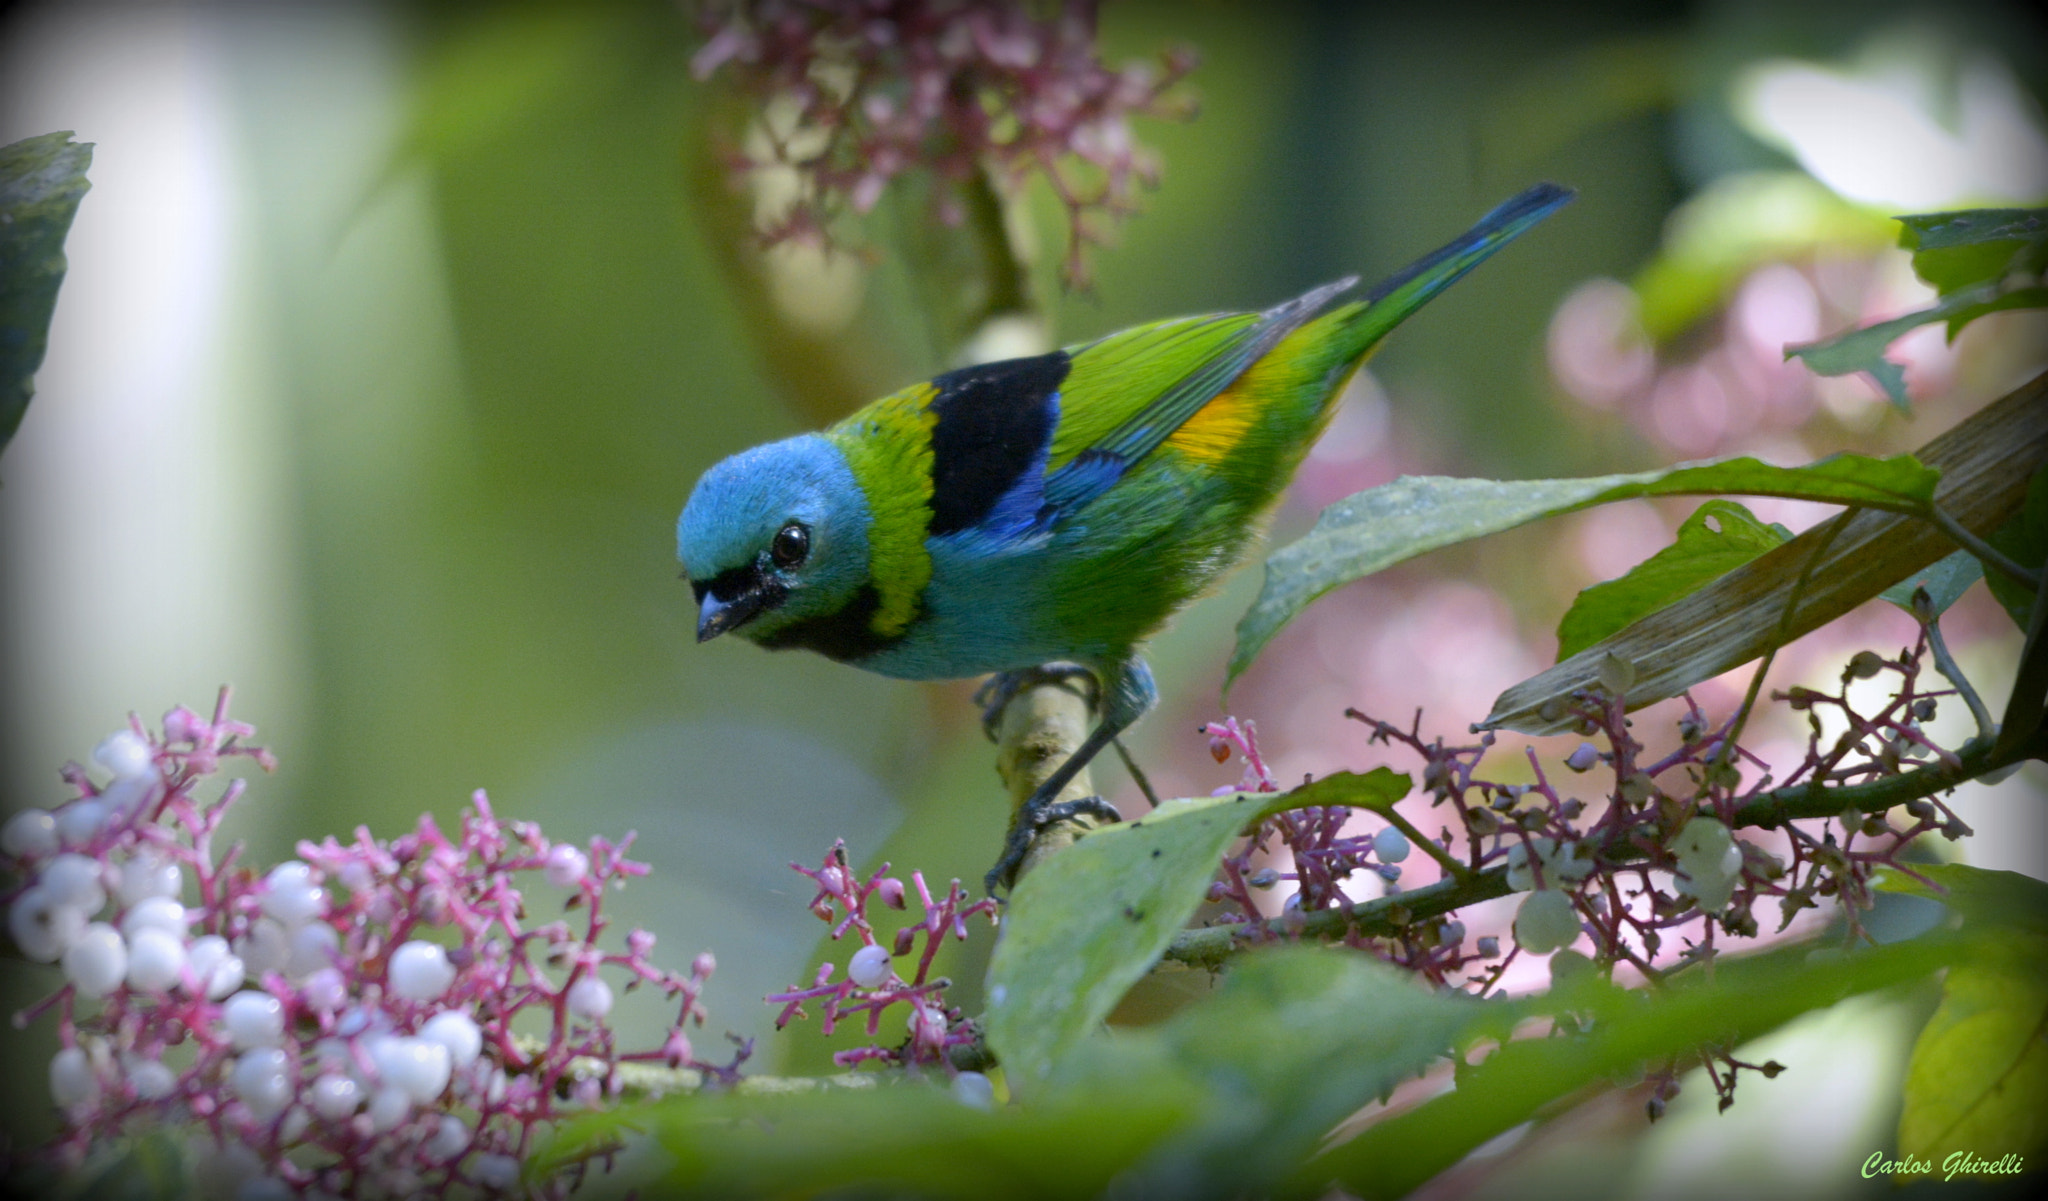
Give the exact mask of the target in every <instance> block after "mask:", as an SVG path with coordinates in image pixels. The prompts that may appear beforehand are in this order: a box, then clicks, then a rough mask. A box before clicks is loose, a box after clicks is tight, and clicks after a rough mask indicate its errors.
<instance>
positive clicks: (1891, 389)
mask: <svg viewBox="0 0 2048 1201" xmlns="http://www.w3.org/2000/svg"><path fill="white" fill-rule="evenodd" d="M1999 299H2000V296H1999V292H1998V287H1997V285H1995V284H1980V285H1978V286H1976V287H1973V288H1968V289H1965V290H1963V291H1961V292H1952V293H1950V294H1949V295H1947V296H1944V297H1942V298H1941V300H1939V301H1938V302H1936V303H1935V304H1934V305H1932V306H1930V307H1928V308H1924V309H1920V310H1918V311H1916V312H1911V313H1907V314H1906V315H1905V316H1903V317H1894V318H1892V319H1891V320H1890V321H1880V322H1878V323H1877V324H1875V325H1866V326H1864V327H1863V328H1862V329H1852V330H1850V331H1848V332H1847V333H1843V334H1836V335H1835V336H1834V337H1832V338H1822V339H1821V340H1820V341H1818V342H1804V343H1797V344H1794V345H1791V346H1787V347H1786V348H1785V357H1786V358H1787V359H1791V358H1795V357H1797V358H1800V359H1804V360H1805V361H1806V365H1807V367H1808V368H1810V369H1811V370H1813V371H1814V372H1816V373H1818V374H1820V375H1854V374H1855V373H1856V372H1858V371H1861V372H1863V373H1864V374H1866V375H1868V376H1869V377H1870V378H1871V379H1873V380H1875V381H1877V386H1878V387H1880V388H1882V389H1884V394H1885V396H1887V397H1888V398H1890V400H1891V402H1892V404H1893V405H1894V406H1895V407H1897V408H1898V409H1899V410H1900V411H1901V412H1911V411H1912V404H1911V402H1909V401H1908V400H1907V399H1906V369H1905V368H1903V367H1901V366H1899V365H1898V364H1897V363H1894V362H1892V361H1891V360H1890V359H1888V358H1885V357H1884V351H1885V347H1887V346H1890V345H1891V344H1892V343H1893V342H1894V341H1895V340H1897V339H1898V337H1899V335H1901V334H1904V333H1906V332H1907V331H1908V330H1913V329H1918V328H1919V327H1920V326H1923V325H1932V324H1933V323H1935V322H1937V321H1950V320H1953V319H1956V318H1958V317H1960V316H1962V315H1963V314H1965V313H1968V312H1971V311H1972V310H1978V309H1982V310H1983V311H1986V312H1988V311H1990V310H1989V308H1987V307H1986V306H1989V305H1992V304H1994V303H1995V302H1996V301H1998V300H1999ZM1973 315H1974V314H1973ZM1951 336H1953V333H1951Z"/></svg>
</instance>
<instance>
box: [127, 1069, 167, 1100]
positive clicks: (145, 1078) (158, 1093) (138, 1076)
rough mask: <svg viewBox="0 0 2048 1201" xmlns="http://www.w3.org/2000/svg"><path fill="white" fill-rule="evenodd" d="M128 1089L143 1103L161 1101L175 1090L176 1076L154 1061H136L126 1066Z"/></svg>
mask: <svg viewBox="0 0 2048 1201" xmlns="http://www.w3.org/2000/svg"><path fill="white" fill-rule="evenodd" d="M128 1087H129V1088H131V1089H133V1090H135V1095H136V1096H137V1097H138V1098H140V1099H142V1100H144V1101H161V1100H163V1099H164V1098H165V1097H168V1096H170V1095H171V1093H173V1092H174V1091H176V1090H177V1087H178V1075H177V1073H176V1072H173V1071H171V1069H169V1068H167V1067H165V1066H164V1065H163V1064H161V1063H158V1062H157V1061H156V1060H154V1059H138V1060H136V1061H135V1062H134V1063H131V1064H129V1065H128Z"/></svg>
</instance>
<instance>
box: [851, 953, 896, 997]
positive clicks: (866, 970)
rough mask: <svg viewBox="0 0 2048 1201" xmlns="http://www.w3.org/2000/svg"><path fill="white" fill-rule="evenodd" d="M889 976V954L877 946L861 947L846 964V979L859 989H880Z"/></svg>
mask: <svg viewBox="0 0 2048 1201" xmlns="http://www.w3.org/2000/svg"><path fill="white" fill-rule="evenodd" d="M889 976H890V972H889V952H887V951H885V950H883V949H882V948H881V947H878V946H865V947H862V948H861V949H860V950H858V951H855V952H854V953H853V958H852V959H850V960H848V961H847V964H846V978H847V979H849V980H851V981H853V982H854V983H855V984H856V985H858V986H859V987H861V988H880V987H882V985H883V984H885V983H887V982H888V979H889Z"/></svg>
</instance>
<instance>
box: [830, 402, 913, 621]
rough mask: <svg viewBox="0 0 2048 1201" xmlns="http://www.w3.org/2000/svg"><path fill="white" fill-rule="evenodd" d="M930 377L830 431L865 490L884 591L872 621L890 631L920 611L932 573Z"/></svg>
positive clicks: (871, 574) (874, 566)
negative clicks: (927, 540) (927, 544)
mask: <svg viewBox="0 0 2048 1201" xmlns="http://www.w3.org/2000/svg"><path fill="white" fill-rule="evenodd" d="M936 394H937V390H936V389H934V388H933V387H932V386H931V385H930V384H918V385H917V386H915V387H911V388H905V389H904V390H903V391H901V392H898V393H896V394H895V395H893V396H885V397H883V398H882V399H880V400H878V401H876V402H874V403H873V404H871V405H869V406H868V407H866V408H864V409H862V410H861V411H860V412H858V413H855V414H854V415H853V416H851V417H848V418H847V419H846V420H844V421H842V422H840V423H839V424H838V425H835V426H833V427H832V428H831V429H828V430H826V431H825V436H826V437H827V438H829V439H831V440H832V443H833V445H835V446H837V447H838V448H839V451H840V453H841V454H843V455H845V456H846V465H847V467H848V468H849V469H851V470H852V472H853V478H854V481H855V482H856V483H858V484H859V485H860V487H861V490H862V491H864V492H866V493H867V500H868V511H869V513H870V514H871V516H872V518H873V524H872V525H871V526H869V527H868V578H869V579H870V580H871V581H872V582H873V583H874V586H875V592H876V594H877V595H878V596H880V598H881V602H882V603H881V605H880V606H879V607H878V608H876V610H875V616H874V618H873V620H872V621H871V622H870V623H869V627H870V628H871V629H873V630H874V632H875V633H877V634H880V635H882V636H883V637H885V638H893V637H895V636H896V635H898V634H901V633H902V632H903V631H904V629H905V628H906V627H908V626H909V625H910V619H911V618H913V617H915V616H917V601H918V598H919V597H920V596H922V595H924V589H925V585H926V584H929V583H930V582H931V578H932V557H931V553H930V552H929V551H927V550H925V547H924V540H925V535H926V533H928V532H929V531H930V529H931V524H932V427H933V426H934V425H936V424H938V414H936V413H934V412H932V411H931V408H930V405H931V401H932V397H933V396H934V395H936Z"/></svg>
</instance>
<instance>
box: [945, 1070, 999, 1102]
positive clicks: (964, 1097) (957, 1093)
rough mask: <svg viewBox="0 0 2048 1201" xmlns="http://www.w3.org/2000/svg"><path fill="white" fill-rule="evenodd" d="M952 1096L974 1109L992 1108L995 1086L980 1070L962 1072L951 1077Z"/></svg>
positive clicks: (994, 1098) (994, 1099) (994, 1100)
mask: <svg viewBox="0 0 2048 1201" xmlns="http://www.w3.org/2000/svg"><path fill="white" fill-rule="evenodd" d="M953 1096H954V1097H956V1098H957V1099H958V1100H959V1101H960V1102H961V1103H962V1104H964V1105H971V1106H973V1107H974V1108H976V1109H994V1108H995V1104H996V1086H995V1084H994V1083H993V1082H992V1081H990V1080H989V1078H988V1077H987V1076H984V1075H982V1074H981V1073H980V1072H962V1073H960V1074H959V1075H958V1076H955V1077H953Z"/></svg>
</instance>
